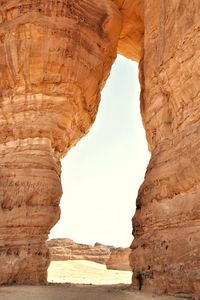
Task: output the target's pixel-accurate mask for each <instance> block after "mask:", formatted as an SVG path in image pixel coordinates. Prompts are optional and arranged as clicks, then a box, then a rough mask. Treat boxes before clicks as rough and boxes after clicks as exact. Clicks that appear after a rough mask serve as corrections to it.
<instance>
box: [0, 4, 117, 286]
mask: <svg viewBox="0 0 200 300" xmlns="http://www.w3.org/2000/svg"><path fill="white" fill-rule="evenodd" d="M0 7H1V10H0V57H1V61H0V109H1V110H0V126H1V131H0V166H1V168H0V195H1V198H0V223H1V226H0V233H1V234H0V253H1V255H0V263H1V272H0V283H1V284H2V283H37V282H45V281H46V276H47V267H48V265H49V254H48V249H47V247H46V245H45V240H46V239H47V235H48V233H49V231H50V229H51V227H52V226H53V225H54V224H55V223H56V222H57V220H58V219H59V215H60V209H59V200H60V197H61V194H62V189H61V184H60V162H59V159H60V158H61V157H63V156H64V154H65V153H66V152H67V150H68V149H69V148H70V147H71V146H72V145H74V144H75V143H76V142H77V141H78V140H79V139H80V138H81V137H82V136H83V135H85V134H86V132H87V131H88V130H89V128H90V126H91V124H92V123H93V121H94V119H95V116H96V112H97V108H98V104H99V99H100V91H101V89H102V87H103V85H104V82H105V80H106V78H107V77H108V75H109V71H110V67H111V65H112V62H113V60H114V58H115V56H116V48H117V42H118V39H119V34H120V30H121V15H120V13H119V11H118V9H117V7H116V6H115V4H113V3H112V2H111V1H109V0H105V1H104V0H103V1H96V0H81V1H79V0H77V1H73V0H70V1H64V0H61V1H56V0H51V1H49V0H38V1H33V0H20V1H18V0H15V1H12V0H1V1H0Z"/></svg>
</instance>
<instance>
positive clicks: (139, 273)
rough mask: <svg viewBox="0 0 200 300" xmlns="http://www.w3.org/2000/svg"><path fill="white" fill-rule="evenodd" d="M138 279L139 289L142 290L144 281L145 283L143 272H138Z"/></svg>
mask: <svg viewBox="0 0 200 300" xmlns="http://www.w3.org/2000/svg"><path fill="white" fill-rule="evenodd" d="M136 279H137V280H138V284H139V290H140V291H141V289H142V283H143V279H142V273H141V272H137V274H136Z"/></svg>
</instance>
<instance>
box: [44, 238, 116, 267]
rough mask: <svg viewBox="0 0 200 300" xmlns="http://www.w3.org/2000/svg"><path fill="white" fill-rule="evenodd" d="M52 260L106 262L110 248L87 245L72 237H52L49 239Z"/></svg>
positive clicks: (48, 244)
mask: <svg viewBox="0 0 200 300" xmlns="http://www.w3.org/2000/svg"><path fill="white" fill-rule="evenodd" d="M47 246H48V248H49V250H50V258H51V260H52V261H54V260H55V261H57V260H90V261H94V262H96V263H100V264H106V263H107V261H108V259H109V256H110V249H109V248H108V247H106V246H104V245H95V246H92V245H85V244H78V243H75V242H74V241H73V240H71V239H66V238H64V239H52V240H50V241H47Z"/></svg>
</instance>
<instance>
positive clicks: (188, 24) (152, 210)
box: [130, 0, 200, 296]
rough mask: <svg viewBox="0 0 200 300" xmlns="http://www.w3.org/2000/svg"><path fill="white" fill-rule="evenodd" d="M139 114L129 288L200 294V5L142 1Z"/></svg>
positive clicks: (195, 3)
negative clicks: (141, 155)
mask: <svg viewBox="0 0 200 300" xmlns="http://www.w3.org/2000/svg"><path fill="white" fill-rule="evenodd" d="M144 11H145V36H144V56H143V59H142V61H141V63H140V79H141V86H142V94H141V111H142V117H143V123H144V126H145V129H146V135H147V140H148V144H149V149H150V151H151V153H152V157H151V160H150V163H149V166H148V169H147V173H146V176H145V181H144V183H143V184H142V186H141V188H140V190H139V193H138V198H137V210H136V214H135V216H134V218H133V233H134V236H135V240H134V242H133V244H132V249H133V252H132V254H131V259H130V261H131V266H132V269H133V286H134V287H138V281H139V278H140V279H141V280H142V289H144V290H145V289H146V290H153V291H154V292H163V293H174V294H182V295H190V296H192V295H193V296H199V295H200V251H199V250H200V201H199V197H200V168H199V166H200V163H199V162H200V160H199V154H200V150H199V149H200V148H199V135H200V125H199V113H200V107H199V97H200V85H199V75H200V73H199V63H200V51H199V45H200V31H199V29H200V19H199V13H200V2H199V1H181V0H177V1H155V0H150V1H145V7H144Z"/></svg>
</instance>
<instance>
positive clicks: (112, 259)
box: [106, 248, 132, 271]
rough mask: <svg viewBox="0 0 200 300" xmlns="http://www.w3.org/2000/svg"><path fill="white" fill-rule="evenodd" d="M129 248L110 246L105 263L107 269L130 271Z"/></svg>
mask: <svg viewBox="0 0 200 300" xmlns="http://www.w3.org/2000/svg"><path fill="white" fill-rule="evenodd" d="M131 252H132V251H131V249H130V248H110V256H109V259H108V261H107V263H106V266H107V269H112V270H124V271H130V270H131V267H130V262H129V257H130V254H131Z"/></svg>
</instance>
